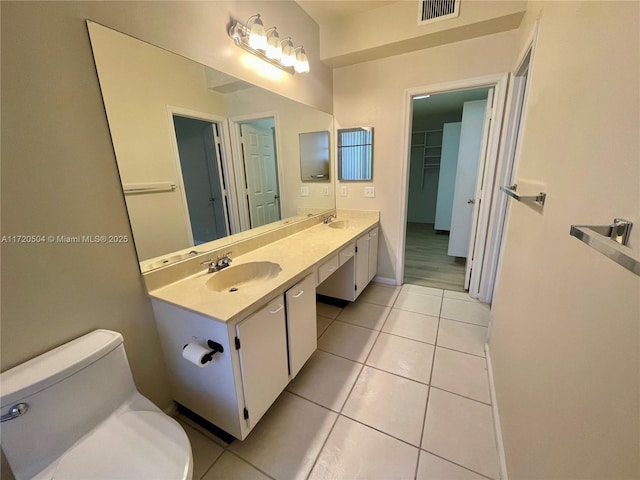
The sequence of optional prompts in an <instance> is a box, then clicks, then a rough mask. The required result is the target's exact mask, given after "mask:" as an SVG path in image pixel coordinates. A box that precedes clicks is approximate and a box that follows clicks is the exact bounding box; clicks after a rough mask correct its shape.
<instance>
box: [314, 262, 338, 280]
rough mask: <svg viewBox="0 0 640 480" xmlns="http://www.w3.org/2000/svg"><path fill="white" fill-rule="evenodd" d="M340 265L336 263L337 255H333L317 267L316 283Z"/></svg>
mask: <svg viewBox="0 0 640 480" xmlns="http://www.w3.org/2000/svg"><path fill="white" fill-rule="evenodd" d="M339 266H340V265H339V264H338V255H334V256H333V257H331V258H329V260H327V261H326V262H324V263H323V264H322V265H320V267H318V284H320V283H322V282H324V281H325V279H326V278H327V277H328V276H329V275H331V274H332V273H333V272H335V271H336V270H337V269H338V267H339Z"/></svg>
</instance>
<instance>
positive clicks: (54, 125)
mask: <svg viewBox="0 0 640 480" xmlns="http://www.w3.org/2000/svg"><path fill="white" fill-rule="evenodd" d="M0 8H1V22H2V24H1V29H0V30H1V32H0V34H1V43H2V58H1V62H2V69H1V72H2V91H1V102H2V146H1V148H2V151H1V154H2V179H1V180H2V234H3V235H29V234H33V235H45V236H46V235H80V234H86V235H109V234H125V235H131V231H130V228H129V224H128V221H127V213H126V209H125V204H124V199H123V196H122V191H121V188H120V181H119V178H118V172H117V168H116V162H115V157H114V152H113V148H112V145H111V139H110V136H109V129H108V126H107V121H106V117H105V113H104V107H103V105H102V99H101V95H100V88H99V85H98V78H97V75H96V71H95V66H94V63H93V57H92V54H91V48H90V44H89V37H88V33H87V27H86V24H85V20H86V19H92V20H94V21H97V22H98V23H102V24H104V25H106V26H109V27H112V28H115V29H117V30H120V31H123V32H124V33H128V34H131V35H133V36H136V37H138V38H141V39H143V40H147V41H149V42H151V43H154V44H157V45H161V46H163V47H165V48H168V49H169V50H173V51H176V52H178V53H180V54H182V55H184V56H186V57H188V58H191V59H194V60H196V61H199V62H200V63H204V64H208V65H209V66H211V67H213V68H217V69H219V70H222V71H226V72H227V73H230V74H233V75H235V76H237V77H239V78H241V79H243V80H247V81H249V82H252V83H255V84H258V85H260V86H262V87H265V88H270V89H271V90H274V91H277V92H279V93H282V94H284V95H287V96H289V97H290V98H294V99H296V100H298V101H301V102H303V103H307V104H311V105H313V106H315V107H316V108H320V109H323V110H325V111H327V110H328V111H330V110H331V99H332V93H331V75H330V71H329V70H328V69H327V68H326V67H323V66H322V65H321V64H320V63H319V62H318V55H319V47H318V27H317V25H315V23H314V22H313V21H312V20H311V19H310V18H309V17H308V16H307V15H306V14H305V13H304V12H302V10H301V9H300V8H299V7H298V6H297V5H296V4H295V3H292V2H117V3H114V2H7V1H3V2H1V3H0ZM256 11H260V12H261V13H262V14H263V15H264V18H265V20H266V21H268V22H273V23H274V24H277V25H278V27H280V30H281V33H282V34H288V35H291V36H293V37H294V39H295V40H296V41H297V42H300V43H304V45H305V48H306V51H307V54H308V56H309V58H310V63H311V73H310V74H307V75H289V74H285V75H283V76H281V77H277V78H271V77H266V76H263V72H259V71H256V70H255V69H254V67H251V66H250V65H248V64H245V63H243V60H245V59H246V57H247V56H248V54H246V55H245V54H243V53H242V51H241V50H240V49H238V48H237V47H235V46H234V45H233V42H232V41H231V40H230V39H229V38H228V36H227V35H226V25H227V23H228V21H229V19H230V17H237V18H241V19H246V18H248V17H249V16H250V15H251V14H253V13H255V12H256ZM239 52H240V53H239ZM1 295H2V298H1V306H2V326H1V328H2V331H1V335H0V341H1V349H0V350H1V363H2V370H6V369H8V368H10V367H12V366H15V365H17V364H19V363H21V362H23V361H26V360H27V359H29V358H32V357H34V356H35V355H38V354H40V353H43V352H44V351H46V350H49V349H51V348H53V347H55V346H57V345H60V344H62V343H64V342H65V341H68V340H71V339H72V338H75V337H78V336H80V335H82V334H84V333H87V332H88V331H90V330H93V329H95V328H110V329H113V330H117V331H120V332H122V333H123V335H124V338H125V347H126V349H127V354H128V357H129V362H130V364H131V368H132V371H133V374H134V378H135V381H136V384H137V386H138V388H139V390H140V391H141V392H142V393H143V394H144V395H146V396H148V397H149V398H150V399H151V400H153V401H154V402H155V403H157V404H158V405H160V406H162V407H166V406H168V405H169V403H170V399H171V397H170V394H169V390H168V384H167V377H166V373H165V368H164V363H163V360H162V355H161V351H160V344H159V341H158V337H157V332H156V328H155V322H154V319H153V312H152V310H151V305H150V302H149V300H148V298H147V296H146V293H145V290H144V286H143V284H142V278H141V275H140V272H139V268H138V262H137V258H136V253H135V250H134V246H133V243H132V242H128V243H123V244H97V245H96V244H55V243H54V244H51V243H39V244H31V245H25V244H7V243H3V244H2V292H1Z"/></svg>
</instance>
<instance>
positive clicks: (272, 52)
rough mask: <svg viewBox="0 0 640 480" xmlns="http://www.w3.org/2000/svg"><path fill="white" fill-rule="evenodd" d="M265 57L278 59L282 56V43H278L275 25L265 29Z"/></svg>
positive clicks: (278, 37)
mask: <svg viewBox="0 0 640 480" xmlns="http://www.w3.org/2000/svg"><path fill="white" fill-rule="evenodd" d="M266 54H267V57H268V58H271V59H273V60H280V59H281V58H282V45H280V35H278V31H277V30H276V27H273V28H270V29H269V30H268V31H267V51H266Z"/></svg>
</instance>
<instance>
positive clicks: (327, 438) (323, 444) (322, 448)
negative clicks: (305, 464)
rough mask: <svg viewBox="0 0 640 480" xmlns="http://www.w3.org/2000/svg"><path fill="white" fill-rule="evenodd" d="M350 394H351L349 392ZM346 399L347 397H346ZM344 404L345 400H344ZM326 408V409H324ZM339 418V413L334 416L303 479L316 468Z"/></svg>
mask: <svg viewBox="0 0 640 480" xmlns="http://www.w3.org/2000/svg"><path fill="white" fill-rule="evenodd" d="M349 393H351V392H349ZM347 398H348V396H347ZM345 402H346V400H345ZM324 408H326V407H324ZM327 410H329V411H330V412H333V413H336V412H335V411H334V410H331V409H327ZM339 418H340V413H338V414H337V415H336V418H335V420H334V421H333V425H331V428H330V429H329V433H328V434H327V436H326V438H325V439H324V442H322V445H321V446H320V448H319V449H318V454H317V455H316V458H315V460H314V461H313V464H312V465H311V468H310V469H309V473H308V474H307V476H306V477H305V478H306V479H308V478H309V477H310V476H311V474H312V473H313V469H314V468H316V464H317V463H318V460H319V459H320V456H321V455H322V451H323V450H324V447H325V446H326V445H327V442H328V441H329V437H331V434H332V433H333V430H334V429H335V428H336V423H338V419H339Z"/></svg>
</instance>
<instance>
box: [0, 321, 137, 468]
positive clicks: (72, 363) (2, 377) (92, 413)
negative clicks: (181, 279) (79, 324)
mask: <svg viewBox="0 0 640 480" xmlns="http://www.w3.org/2000/svg"><path fill="white" fill-rule="evenodd" d="M0 385H1V386H2V390H1V395H0V413H1V414H2V415H3V416H4V415H5V414H7V413H8V412H9V411H10V410H11V408H12V407H13V406H15V405H17V404H19V403H26V404H27V405H28V409H27V411H26V412H25V413H24V414H23V415H20V416H19V417H17V418H14V419H12V420H8V421H4V422H2V427H1V441H0V443H1V446H2V451H3V452H4V454H5V456H6V458H7V460H8V462H9V465H10V466H11V469H12V470H13V473H14V475H15V477H16V479H21V478H31V477H33V476H35V475H36V474H37V473H38V472H40V471H41V470H43V469H44V468H45V467H47V466H48V465H49V464H51V463H52V462H53V461H54V460H56V459H57V458H58V457H60V455H62V454H63V453H64V452H65V451H66V450H68V449H69V448H70V447H71V446H72V445H73V444H74V443H76V442H77V441H78V440H79V439H80V438H82V436H83V435H85V434H87V433H88V432H89V431H91V430H92V429H93V428H95V427H96V426H97V425H98V424H100V423H101V422H103V421H104V420H106V419H107V417H109V416H110V415H111V414H113V413H114V412H116V411H117V410H118V409H120V408H121V407H124V406H126V405H127V404H128V403H129V402H130V401H132V399H133V398H134V396H135V395H136V394H137V391H136V388H135V385H134V383H133V378H132V376H131V371H130V369H129V363H128V361H127V357H126V354H125V351H124V346H123V339H122V335H120V334H119V333H117V332H112V331H109V330H96V331H94V332H91V333H89V334H87V335H84V336H83V337H80V338H78V339H76V340H73V341H71V342H69V343H66V344H64V345H62V346H60V347H58V348H56V349H54V350H51V351H49V352H47V353H44V354H42V355H40V356H38V357H36V358H33V359H31V360H29V361H28V362H26V363H23V364H21V365H18V366H16V367H14V368H12V369H10V370H7V371H5V372H3V373H2V374H0Z"/></svg>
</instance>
